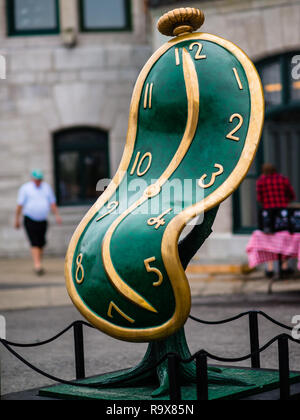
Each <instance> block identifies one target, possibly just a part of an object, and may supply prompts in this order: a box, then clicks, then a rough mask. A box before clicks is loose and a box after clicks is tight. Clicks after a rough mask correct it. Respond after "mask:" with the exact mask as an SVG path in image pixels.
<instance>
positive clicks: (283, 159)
mask: <svg viewBox="0 0 300 420" xmlns="http://www.w3.org/2000/svg"><path fill="white" fill-rule="evenodd" d="M257 69H258V71H259V73H260V76H261V79H262V84H263V88H264V93H265V99H266V120H265V126H264V132H263V137H262V140H261V145H260V148H259V151H258V154H257V157H256V160H255V162H254V164H253V166H252V168H251V170H250V172H249V174H248V175H247V177H246V179H245V181H244V182H243V184H242V185H241V187H240V188H239V190H238V191H237V192H236V193H235V195H234V206H233V208H234V231H235V233H250V232H252V231H253V230H254V229H257V215H258V209H259V205H258V203H257V201H256V181H257V179H258V177H259V176H260V174H261V166H262V164H263V163H264V162H268V163H272V164H273V165H275V166H276V168H277V170H278V171H279V172H280V173H282V174H283V175H285V176H287V177H288V178H289V179H290V181H291V183H292V185H293V187H294V189H295V192H296V195H297V199H298V200H300V166H299V164H298V157H299V156H300V120H299V112H300V53H299V52H298V53H297V52H295V53H288V54H283V55H279V56H276V57H271V58H268V59H265V60H262V61H261V62H259V63H257Z"/></svg>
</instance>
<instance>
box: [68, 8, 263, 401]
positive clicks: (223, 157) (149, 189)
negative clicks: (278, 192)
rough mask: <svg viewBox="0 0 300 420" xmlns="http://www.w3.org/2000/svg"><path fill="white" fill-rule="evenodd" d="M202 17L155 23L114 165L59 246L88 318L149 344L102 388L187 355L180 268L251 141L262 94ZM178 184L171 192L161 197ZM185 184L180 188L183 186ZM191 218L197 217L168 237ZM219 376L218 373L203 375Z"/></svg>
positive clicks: (251, 151) (245, 65)
mask: <svg viewBox="0 0 300 420" xmlns="http://www.w3.org/2000/svg"><path fill="white" fill-rule="evenodd" d="M203 22H204V15H203V13H202V12H201V11H200V10H198V9H192V8H180V9H176V10H174V11H172V12H169V13H167V14H166V15H164V16H163V17H162V18H161V19H160V20H159V23H158V29H159V30H160V32H161V33H163V34H164V35H169V36H175V38H173V39H172V40H171V41H169V42H168V43H166V44H165V45H163V46H162V47H161V48H160V49H159V50H158V51H156V52H155V53H154V55H153V56H152V57H151V58H150V59H149V61H148V62H147V63H146V65H145V67H144V68H143V70H142V71H141V73H140V76H139V78H138V80H137V83H136V86H135V89H134V92H133V97H132V102H131V106H130V116H129V128H128V134H127V141H126V145H125V151H124V155H123V158H122V161H121V164H120V167H119V170H118V172H117V174H116V175H115V177H114V179H113V181H112V182H111V184H110V185H109V186H108V188H107V189H106V190H105V192H104V193H103V194H102V195H101V197H100V198H99V200H98V201H97V202H96V204H95V205H94V206H93V207H92V208H91V209H90V211H89V212H88V213H87V215H86V216H85V217H84V219H83V220H82V222H81V223H80V225H79V226H78V228H77V230H76V232H75V234H74V236H73V238H72V240H71V243H70V247H69V250H68V253H67V258H66V281H67V289H68V292H69V294H70V296H71V299H72V301H73V303H74V304H75V306H76V307H77V308H78V309H79V311H80V312H81V313H82V314H83V315H84V316H85V317H86V318H87V319H88V321H89V322H90V323H92V324H93V325H94V326H95V327H96V328H98V329H99V330H101V331H103V332H104V333H106V334H109V335H111V336H112V337H115V338H117V339H120V340H126V341H134V342H149V343H150V345H149V350H148V352H147V354H146V356H145V359H144V360H143V362H142V363H141V365H139V366H138V367H137V368H135V369H132V370H129V371H125V372H124V373H123V374H112V375H108V376H107V375H106V377H105V378H103V384H115V383H117V382H118V381H120V379H121V380H122V378H123V380H124V379H125V380H126V381H127V382H126V383H127V384H129V383H130V381H131V383H133V380H134V377H135V375H136V374H137V373H139V374H140V373H141V372H142V371H143V369H144V370H146V367H149V366H150V365H151V363H153V362H155V360H157V358H159V357H160V356H162V355H163V354H164V353H165V352H167V351H170V350H171V351H174V350H177V351H178V352H179V353H180V354H181V355H183V356H187V355H189V352H188V349H187V345H186V342H185V338H184V332H183V326H184V324H185V322H186V320H187V318H188V316H189V313H190V309H191V294H190V287H189V284H188V280H187V277H186V274H185V268H186V267H187V265H188V263H189V261H190V260H191V258H192V257H193V256H194V254H195V253H196V252H197V250H198V249H199V248H200V246H201V245H202V243H203V242H204V241H205V239H206V238H207V237H208V236H209V234H210V233H211V226H212V224H213V221H214V218H215V216H216V213H217V209H218V205H219V204H220V203H221V202H222V201H223V200H225V199H226V198H227V197H228V196H229V195H230V194H232V193H233V191H234V190H235V189H236V188H237V187H238V186H239V184H240V183H241V182H242V180H243V179H244V177H245V176H246V174H247V172H248V170H249V168H250V166H251V163H252V161H253V159H254V156H255V153H256V150H257V148H258V144H259V140H260V137H261V132H262V127H263V121H264V99H263V91H262V86H261V82H260V79H259V76H258V74H257V71H256V69H255V67H254V65H253V64H252V62H251V61H250V59H249V58H248V57H247V55H246V54H245V53H244V52H243V51H241V50H240V49H239V48H238V47H237V46H235V45H234V44H232V43H231V42H229V41H227V40H225V39H222V38H220V37H217V36H214V35H210V34H206V33H194V32H193V31H194V30H197V29H198V28H199V27H200V26H201V25H202V24H203ZM178 181H179V184H180V185H182V188H174V190H173V192H171V193H170V189H171V188H170V185H171V186H172V185H174V183H176V185H178ZM187 181H190V184H189V186H190V185H192V187H191V188H185V185H187ZM199 197H200V199H199ZM201 213H203V214H204V220H203V223H202V224H199V225H196V226H195V228H194V229H193V231H192V232H191V233H190V234H189V235H187V236H186V238H185V239H184V240H183V241H182V242H179V238H180V235H181V233H182V231H183V229H184V228H185V227H186V225H187V224H188V223H189V222H190V221H191V220H192V219H194V218H195V217H197V216H199V215H200V214H201ZM178 242H179V244H178ZM193 369H194V367H193V366H192V365H190V366H186V367H182V377H184V378H186V379H187V378H190V379H191V380H192V378H193V377H194V373H193ZM157 374H158V377H159V379H160V383H161V388H160V390H159V391H158V392H157V393H158V394H159V393H160V392H161V391H162V390H163V389H166V387H167V378H166V376H167V375H166V372H165V371H164V370H163V369H162V370H161V371H160V372H157ZM218 375H219V376H218ZM218 379H220V380H221V379H222V375H220V374H218V373H216V372H215V373H213V374H212V375H211V380H218Z"/></svg>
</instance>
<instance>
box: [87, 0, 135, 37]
mask: <svg viewBox="0 0 300 420" xmlns="http://www.w3.org/2000/svg"><path fill="white" fill-rule="evenodd" d="M79 4H80V26H81V30H82V31H83V32H97V31H128V30H130V29H131V10H130V9H131V8H130V0H101V1H99V0H79Z"/></svg>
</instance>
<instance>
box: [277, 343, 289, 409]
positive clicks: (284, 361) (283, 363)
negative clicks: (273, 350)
mask: <svg viewBox="0 0 300 420" xmlns="http://www.w3.org/2000/svg"><path fill="white" fill-rule="evenodd" d="M278 360H279V380H280V400H281V401H287V400H289V399H290V396H291V395H290V393H291V390H290V361H289V341H288V337H287V336H286V335H282V336H281V337H279V338H278Z"/></svg>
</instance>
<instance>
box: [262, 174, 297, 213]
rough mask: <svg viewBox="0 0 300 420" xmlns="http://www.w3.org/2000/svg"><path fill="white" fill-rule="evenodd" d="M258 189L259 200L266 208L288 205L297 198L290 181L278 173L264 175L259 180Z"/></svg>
mask: <svg viewBox="0 0 300 420" xmlns="http://www.w3.org/2000/svg"><path fill="white" fill-rule="evenodd" d="M256 191H257V200H258V201H259V202H260V203H261V204H262V206H263V208H264V209H273V208H283V207H287V206H288V204H289V203H290V202H291V201H294V200H295V199H296V196H295V192H294V190H293V187H292V186H291V184H290V181H289V180H288V179H287V178H285V177H284V176H282V175H280V174H278V173H275V174H272V175H262V176H261V177H260V178H259V179H258V181H257V184H256Z"/></svg>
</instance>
